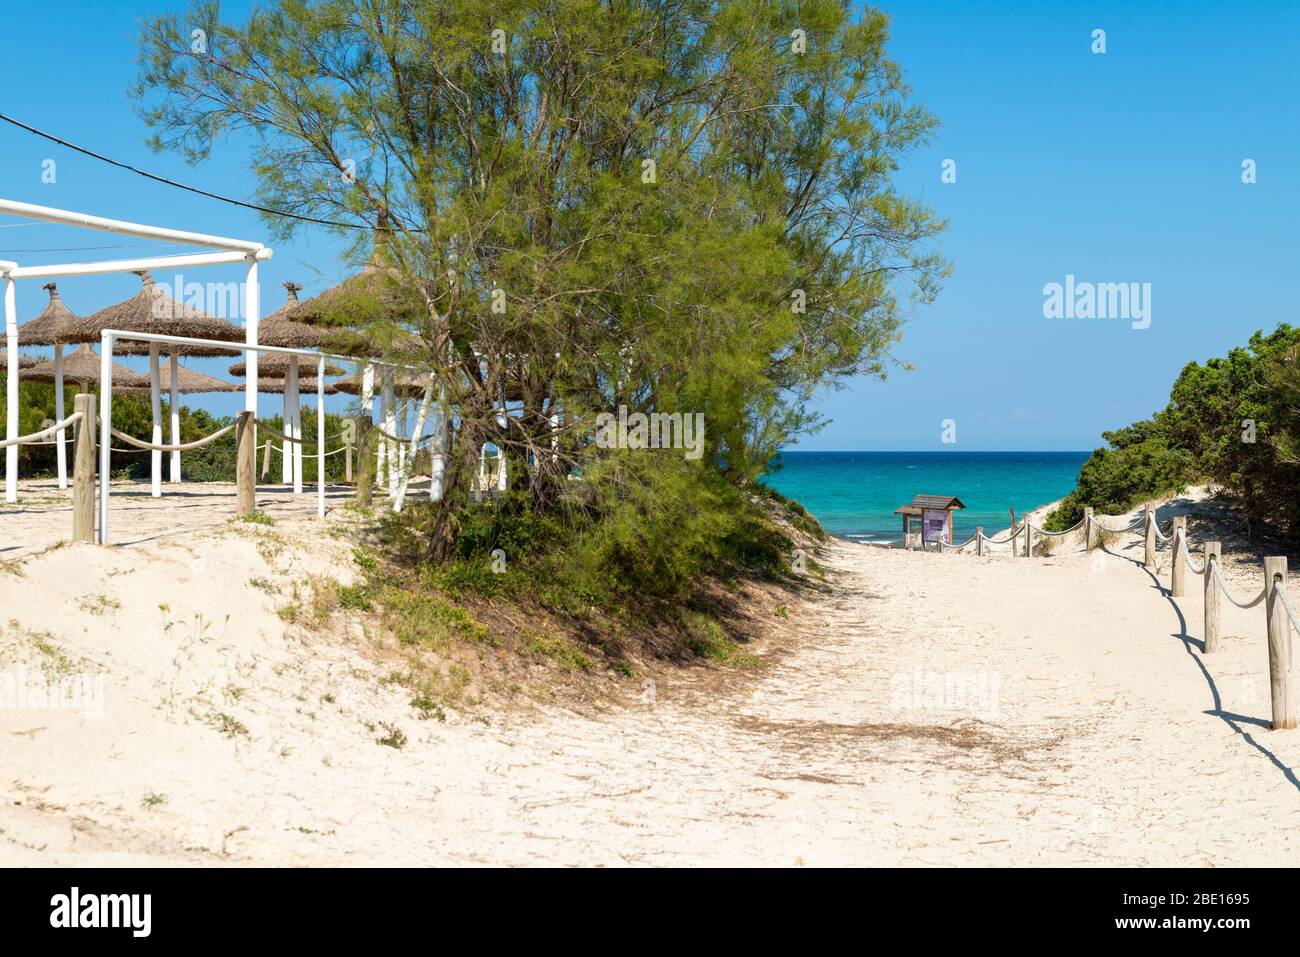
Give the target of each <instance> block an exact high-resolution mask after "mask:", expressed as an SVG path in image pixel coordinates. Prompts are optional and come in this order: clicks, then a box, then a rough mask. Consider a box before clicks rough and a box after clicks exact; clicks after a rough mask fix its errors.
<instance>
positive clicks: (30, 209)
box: [0, 199, 265, 253]
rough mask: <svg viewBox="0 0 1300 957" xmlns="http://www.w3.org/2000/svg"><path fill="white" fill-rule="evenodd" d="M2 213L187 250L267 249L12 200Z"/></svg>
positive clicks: (1, 203)
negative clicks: (173, 244) (152, 241)
mask: <svg viewBox="0 0 1300 957" xmlns="http://www.w3.org/2000/svg"><path fill="white" fill-rule="evenodd" d="M0 213H8V214H9V215H11V216H26V217H29V218H30V219H39V220H43V221H45V222H47V223H63V224H64V225H67V226H80V227H81V228H83V229H98V230H101V231H103V232H108V233H117V234H118V235H120V236H136V237H139V238H140V239H159V240H162V241H163V242H168V243H181V244H182V245H186V246H207V247H208V248H209V249H228V250H237V251H239V252H247V253H255V252H257V251H258V250H260V249H264V248H265V247H264V246H263V245H262V244H261V243H255V242H251V241H250V240H247V239H229V238H227V237H225V236H210V235H208V234H207V233H192V232H189V231H187V230H184V229H167V228H165V227H163V226H147V225H144V224H143V223H128V222H126V221H125V220H121V219H108V218H107V217H105V216H92V215H90V214H89V213H76V212H72V211H70V210H66V209H55V208H54V207H52V206H36V205H34V204H32V203H20V202H18V201H16V200H12V199H0Z"/></svg>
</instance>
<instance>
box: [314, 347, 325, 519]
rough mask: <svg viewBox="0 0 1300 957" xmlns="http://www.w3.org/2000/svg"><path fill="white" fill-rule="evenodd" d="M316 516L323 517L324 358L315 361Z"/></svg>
mask: <svg viewBox="0 0 1300 957" xmlns="http://www.w3.org/2000/svg"><path fill="white" fill-rule="evenodd" d="M316 515H317V517H319V518H324V517H325V357H324V356H321V357H320V358H319V359H317V360H316Z"/></svg>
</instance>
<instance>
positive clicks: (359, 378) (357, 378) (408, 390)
mask: <svg viewBox="0 0 1300 957" xmlns="http://www.w3.org/2000/svg"><path fill="white" fill-rule="evenodd" d="M392 378H393V391H394V392H395V393H397V394H398V395H400V396H402V397H403V398H407V399H411V398H415V397H417V396H421V395H424V388H425V386H426V385H428V383H429V377H428V376H427V375H417V374H415V373H414V372H407V371H402V372H395V373H393V377H392ZM334 385H335V386H336V387H337V388H338V390H339V391H340V392H346V393H347V394H348V395H361V391H362V389H363V388H364V386H365V380H364V376H363V375H362V374H361V372H359V371H358V372H353V373H352V374H351V375H347V376H344V377H343V378H342V379H339V380H338V381H337V382H335V383H334Z"/></svg>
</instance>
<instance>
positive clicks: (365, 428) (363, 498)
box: [357, 415, 376, 508]
mask: <svg viewBox="0 0 1300 957" xmlns="http://www.w3.org/2000/svg"><path fill="white" fill-rule="evenodd" d="M370 432H371V430H370V417H369V416H365V415H363V416H361V418H360V419H359V420H358V421H357V505H359V506H361V507H362V508H369V507H370V493H371V488H372V486H373V485H374V483H375V471H376V460H375V456H374V455H372V454H371V452H370Z"/></svg>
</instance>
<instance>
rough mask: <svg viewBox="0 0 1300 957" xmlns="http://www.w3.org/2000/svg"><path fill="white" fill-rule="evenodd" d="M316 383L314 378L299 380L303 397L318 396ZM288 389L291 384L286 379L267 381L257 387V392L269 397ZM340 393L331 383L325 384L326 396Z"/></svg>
mask: <svg viewBox="0 0 1300 957" xmlns="http://www.w3.org/2000/svg"><path fill="white" fill-rule="evenodd" d="M316 382H317V380H316V379H314V378H313V379H299V380H298V391H299V392H300V393H301V394H302V395H316V394H317V390H316ZM288 387H289V383H288V381H287V380H286V379H267V380H266V381H265V382H261V383H259V384H258V386H257V391H258V392H264V393H266V394H268V395H280V394H281V393H283V392H284V391H285V390H286V389H287V388H288ZM338 391H339V390H338V389H336V388H335V387H334V386H333V385H331V384H330V383H328V382H326V383H325V394H326V395H334V394H335V393H337V392H338Z"/></svg>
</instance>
